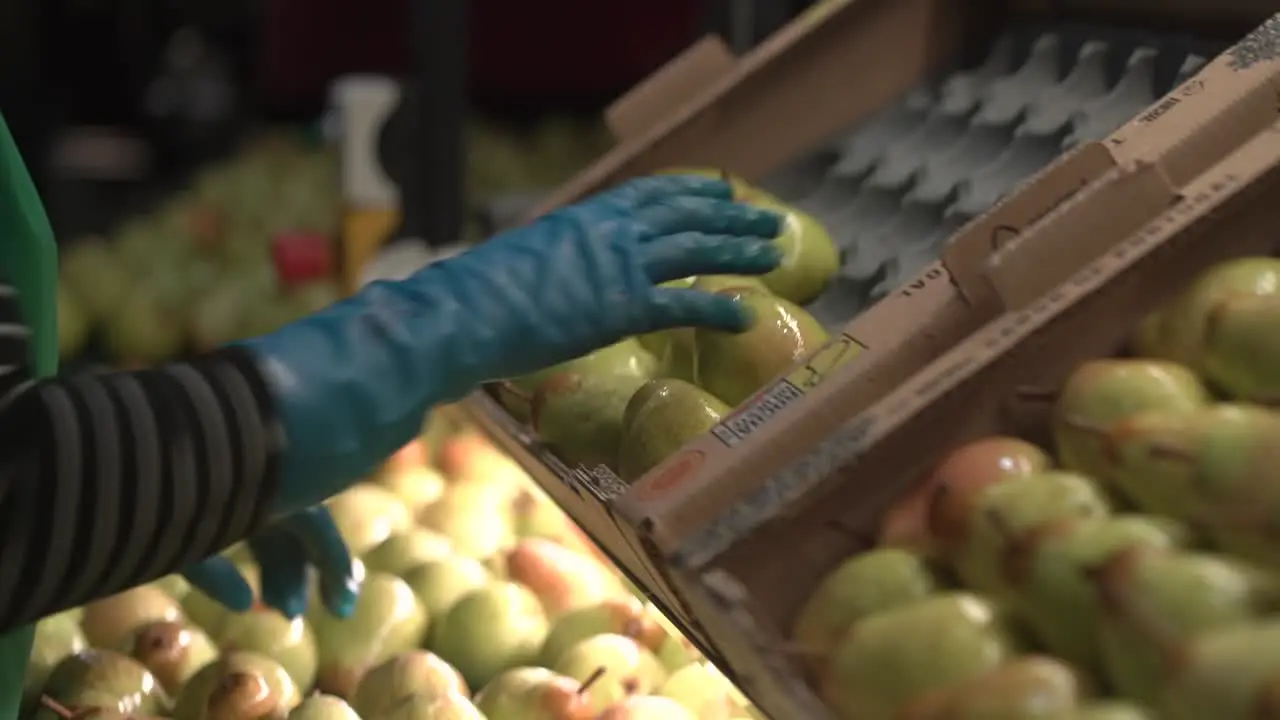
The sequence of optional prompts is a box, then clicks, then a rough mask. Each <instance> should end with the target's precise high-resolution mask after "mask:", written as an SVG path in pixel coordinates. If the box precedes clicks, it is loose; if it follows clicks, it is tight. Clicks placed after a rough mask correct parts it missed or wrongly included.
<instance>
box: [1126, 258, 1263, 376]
mask: <svg viewBox="0 0 1280 720" xmlns="http://www.w3.org/2000/svg"><path fill="white" fill-rule="evenodd" d="M1277 292H1280V259H1277V258H1270V257H1244V258H1237V259H1235V260H1229V261H1227V262H1224V263H1219V264H1217V265H1215V266H1213V267H1211V268H1209V269H1208V270H1206V271H1204V273H1202V274H1201V275H1200V277H1198V278H1197V279H1196V280H1195V281H1194V282H1192V283H1191V285H1190V286H1189V287H1187V289H1186V290H1184V291H1183V292H1182V293H1181V294H1180V295H1179V296H1178V298H1177V299H1176V300H1174V301H1173V302H1172V303H1170V304H1169V305H1168V306H1167V307H1165V308H1164V310H1163V311H1162V312H1161V317H1162V318H1163V320H1162V321H1161V323H1160V325H1159V327H1158V330H1156V331H1155V336H1156V338H1157V339H1156V341H1155V342H1154V343H1151V345H1152V346H1154V349H1156V350H1157V352H1156V353H1155V354H1157V355H1158V356H1160V357H1164V358H1168V359H1170V360H1174V361H1176V362H1181V363H1185V364H1187V365H1190V366H1192V367H1199V366H1200V363H1201V359H1202V358H1203V353H1204V348H1205V333H1206V330H1207V329H1208V327H1209V325H1210V323H1211V322H1212V316H1213V315H1214V313H1215V311H1216V310H1217V309H1218V307H1219V305H1220V304H1221V303H1222V301H1223V300H1224V299H1226V298H1228V297H1231V296H1238V295H1275V294H1276V293H1277Z"/></svg>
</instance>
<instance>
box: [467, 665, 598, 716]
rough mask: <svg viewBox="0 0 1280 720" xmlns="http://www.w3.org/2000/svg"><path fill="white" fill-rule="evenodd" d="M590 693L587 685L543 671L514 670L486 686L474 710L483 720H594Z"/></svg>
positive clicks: (536, 668)
mask: <svg viewBox="0 0 1280 720" xmlns="http://www.w3.org/2000/svg"><path fill="white" fill-rule="evenodd" d="M599 677H600V676H599V675H596V676H595V677H593V678H592V680H593V681H597V680H598V679H599ZM589 690H590V686H589V685H588V686H584V684H583V683H581V682H579V681H577V680H574V679H572V678H568V677H565V676H564V675H560V674H559V673H555V672H552V671H550V670H548V669H546V668H541V667H516V668H511V669H509V670H506V671H504V672H502V673H501V674H499V675H497V676H496V677H494V678H493V680H492V681H490V682H489V683H488V684H487V685H485V687H484V689H483V690H481V691H480V692H479V693H477V694H476V697H475V706H476V708H477V709H478V710H479V711H480V712H481V713H483V715H484V717H485V718H486V720H597V718H596V712H595V710H593V709H592V706H591V702H590V698H589V696H588V695H587V692H588V691H589Z"/></svg>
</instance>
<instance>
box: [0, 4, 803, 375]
mask: <svg viewBox="0 0 1280 720" xmlns="http://www.w3.org/2000/svg"><path fill="white" fill-rule="evenodd" d="M810 4H811V3H810V2H806V1H804V0H754V1H751V0H714V1H706V2H691V1H689V0H651V1H650V2H648V3H643V4H615V3H598V2H591V1H590V0H557V1H555V2H543V3H510V2H500V1H498V0H471V1H469V2H464V1H462V0H432V1H430V2H428V1H427V0H362V1H361V2H358V3H357V2H353V1H351V0H5V2H4V3H0V109H2V110H3V113H4V116H5V118H6V120H7V121H8V123H9V125H10V129H11V130H12V132H13V133H14V136H15V138H16V139H17V142H18V144H19V147H20V149H21V150H22V153H23V156H24V157H25V158H26V160H27V163H28V165H29V167H30V170H31V172H32V174H33V175H34V176H35V179H36V182H37V184H38V186H39V189H40V191H41V194H42V196H43V197H44V199H45V203H46V207H47V209H48V211H49V214H50V219H51V221H52V222H53V225H54V227H55V231H56V233H57V236H58V241H59V245H60V248H61V249H60V253H61V256H62V276H63V277H62V280H63V283H62V285H63V294H62V298H61V302H62V306H63V308H64V309H63V313H62V315H63V321H62V323H61V325H62V334H63V338H62V340H63V343H64V351H65V354H66V355H67V356H68V357H82V356H84V357H89V358H92V359H94V360H95V361H107V362H111V363H112V364H124V365H132V364H149V363H153V362H156V361H159V360H163V359H167V358H169V357H172V356H174V355H176V354H181V353H184V352H189V351H192V350H199V349H202V348H205V347H209V346H213V345H217V344H220V343H222V342H226V341H228V340H231V339H235V338H237V337H241V336H244V335H250V334H254V333H257V332H263V331H266V330H269V329H271V328H273V327H274V326H276V325H278V324H280V323H282V322H285V321H287V320H288V319H291V318H293V317H296V316H298V315H299V314H301V313H303V312H306V311H308V310H311V309H314V308H315V307H318V306H320V305H323V304H324V303H327V302H329V301H330V300H332V299H333V298H334V297H336V296H338V295H339V294H340V293H341V292H344V291H345V288H344V287H342V284H341V282H340V278H341V277H342V272H343V271H344V270H345V269H347V268H345V266H346V265H348V264H350V263H351V262H353V260H352V253H351V251H350V250H349V249H348V248H347V247H346V245H345V244H344V240H346V241H348V242H349V241H350V240H351V239H352V238H353V237H355V236H365V237H363V238H362V239H360V242H362V243H364V244H366V245H367V244H368V243H369V242H373V243H374V244H385V243H391V242H392V241H394V240H395V239H397V238H406V237H407V238H414V239H417V240H419V241H421V242H423V243H425V244H427V245H430V246H434V247H441V246H448V245H452V244H453V243H456V242H458V241H464V242H469V241H475V240H478V239H480V238H482V237H484V236H485V235H487V234H489V233H491V232H492V231H493V229H494V228H495V227H498V226H501V225H502V224H504V223H506V222H510V221H511V219H513V218H518V217H519V215H520V213H521V212H522V211H523V210H525V209H527V208H528V207H529V206H530V203H532V202H534V201H535V200H536V198H537V197H538V195H539V193H541V192H543V191H545V190H547V189H549V188H551V187H554V186H555V185H557V184H559V183H561V182H563V181H564V180H565V179H567V178H569V177H570V176H572V175H573V173H574V172H576V171H577V170H579V169H580V168H581V167H583V166H584V165H586V164H587V163H588V162H590V161H591V160H593V159H594V158H595V157H597V156H598V155H599V154H600V153H601V152H602V151H603V150H605V149H607V148H608V147H609V145H610V144H611V139H610V138H609V136H608V134H607V133H606V132H605V130H604V129H603V127H601V125H600V121H599V118H600V114H601V111H602V110H603V108H604V107H605V106H606V105H607V104H608V103H609V102H611V101H612V100H614V99H616V98H617V97H618V96H619V95H621V94H622V93H624V92H625V91H626V90H627V89H629V88H630V87H631V86H633V85H634V84H635V83H637V82H638V81H640V80H641V79H643V78H644V77H645V76H646V75H648V74H650V73H651V72H653V71H654V70H656V69H657V68H659V67H660V66H661V65H662V64H663V63H664V62H666V61H667V60H669V59H671V58H672V57H673V56H675V55H676V54H678V53H679V52H680V51H681V50H683V49H685V48H686V47H688V46H689V45H690V44H691V43H692V42H694V41H695V40H696V39H697V38H698V37H700V36H702V35H704V34H706V33H707V32H716V33H718V34H720V35H721V36H722V37H723V38H725V39H726V41H728V42H729V44H730V45H731V46H732V47H733V49H734V50H736V51H738V52H743V51H745V50H747V49H749V48H750V47H751V46H752V45H754V44H755V43H756V42H757V41H758V40H760V39H762V38H764V37H765V36H767V35H768V34H769V33H770V32H771V31H773V30H774V29H776V28H777V27H779V26H781V25H782V24H784V23H785V22H786V20H787V19H789V18H790V17H792V16H794V15H795V14H796V13H798V12H800V11H802V10H803V9H804V8H805V7H806V6H808V5H810ZM400 208H403V209H404V212H400ZM370 237H374V238H375V239H374V240H372V241H371V240H369V238H370Z"/></svg>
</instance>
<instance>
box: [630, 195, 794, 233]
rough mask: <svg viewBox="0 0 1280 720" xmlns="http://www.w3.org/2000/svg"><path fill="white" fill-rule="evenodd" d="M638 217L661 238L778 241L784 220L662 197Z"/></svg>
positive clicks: (721, 202) (700, 200) (716, 203)
mask: <svg viewBox="0 0 1280 720" xmlns="http://www.w3.org/2000/svg"><path fill="white" fill-rule="evenodd" d="M635 218H636V220H638V221H639V222H641V223H643V224H644V225H645V226H646V227H648V228H649V229H650V230H652V231H653V233H654V235H655V236H657V237H661V236H663V235H672V234H674V233H685V232H699V233H707V234H709V235H751V236H755V237H759V238H774V237H777V236H778V229H779V228H780V227H781V221H782V220H781V218H780V217H779V216H778V214H777V213H774V212H770V211H769V210H762V209H760V208H756V207H751V206H750V205H743V204H742V203H736V202H733V201H731V200H726V199H721V198H706V197H665V198H661V199H659V200H655V201H654V202H652V203H649V204H648V205H645V206H643V207H641V208H639V209H638V210H636V211H635Z"/></svg>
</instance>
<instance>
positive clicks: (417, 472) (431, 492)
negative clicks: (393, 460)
mask: <svg viewBox="0 0 1280 720" xmlns="http://www.w3.org/2000/svg"><path fill="white" fill-rule="evenodd" d="M378 484H379V485H381V486H383V487H385V488H386V489H388V490H390V491H391V492H393V493H395V495H396V496H397V497H399V498H400V500H401V501H402V502H404V504H405V505H406V506H408V508H409V510H410V511H412V512H414V513H417V512H418V511H419V510H421V509H422V508H424V507H426V506H428V505H430V504H431V503H433V502H435V501H436V500H439V499H440V496H441V495H444V491H445V487H446V486H447V485H448V483H447V481H446V480H445V479H444V475H443V474H441V472H440V471H439V470H437V469H435V468H429V467H401V468H396V469H395V470H392V471H390V472H383V473H381V474H379V475H378Z"/></svg>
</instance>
